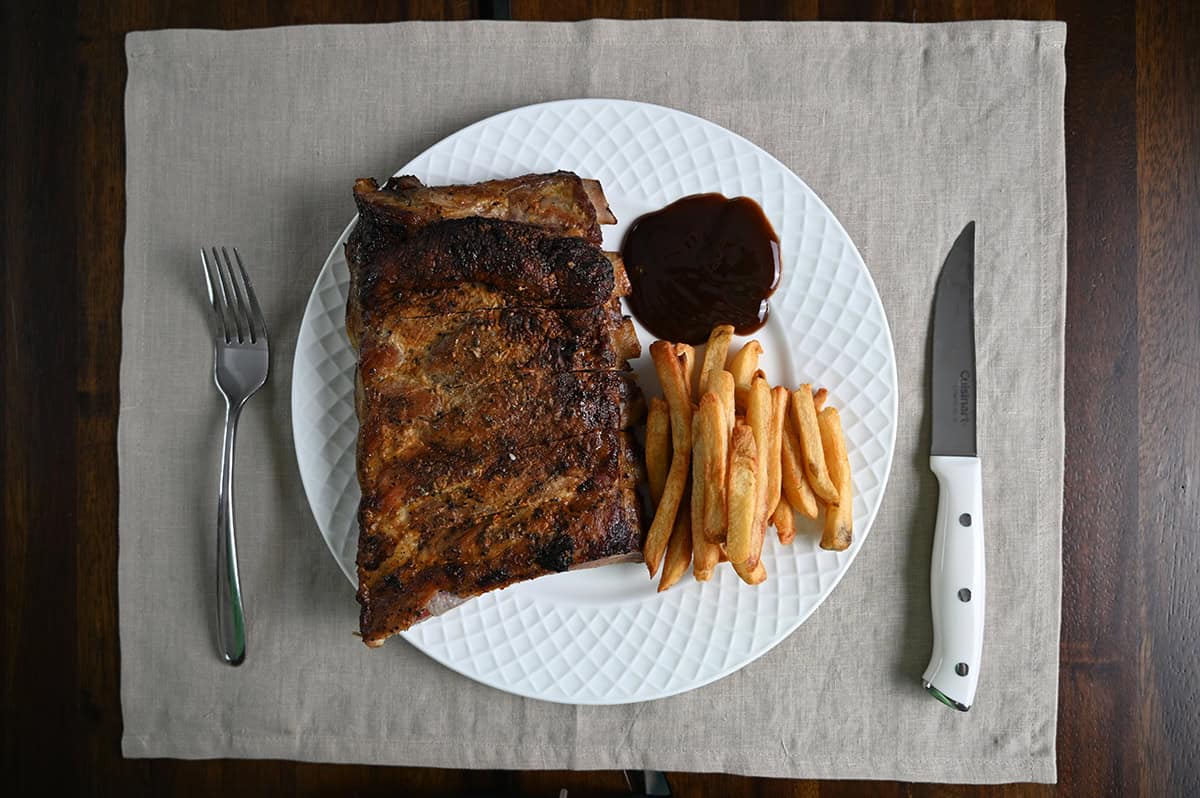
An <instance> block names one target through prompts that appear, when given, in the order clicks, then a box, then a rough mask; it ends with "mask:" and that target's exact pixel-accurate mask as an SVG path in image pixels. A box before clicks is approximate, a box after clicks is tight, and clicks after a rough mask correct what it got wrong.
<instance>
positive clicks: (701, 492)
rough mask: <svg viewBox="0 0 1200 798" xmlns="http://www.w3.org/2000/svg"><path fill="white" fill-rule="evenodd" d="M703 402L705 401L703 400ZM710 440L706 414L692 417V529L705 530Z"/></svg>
mask: <svg viewBox="0 0 1200 798" xmlns="http://www.w3.org/2000/svg"><path fill="white" fill-rule="evenodd" d="M701 401H703V400H701ZM707 443H708V438H707V436H704V414H703V413H702V412H696V413H692V416H691V508H690V510H691V528H692V529H700V530H701V532H703V529H704V496H706V493H707V491H706V488H704V478H706V476H707V475H708V474H707V472H706V469H707V468H708V446H707Z"/></svg>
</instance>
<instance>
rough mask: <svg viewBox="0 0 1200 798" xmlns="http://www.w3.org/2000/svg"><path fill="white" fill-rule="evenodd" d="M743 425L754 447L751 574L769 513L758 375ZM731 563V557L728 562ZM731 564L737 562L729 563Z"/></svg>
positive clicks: (765, 423)
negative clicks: (755, 494)
mask: <svg viewBox="0 0 1200 798" xmlns="http://www.w3.org/2000/svg"><path fill="white" fill-rule="evenodd" d="M746 423H747V424H748V425H749V427H750V430H751V431H752V432H753V433H754V447H755V452H756V453H757V455H758V457H757V461H756V463H755V465H756V467H757V471H756V472H755V487H756V489H757V491H758V495H757V497H756V499H755V509H754V529H753V534H752V536H751V538H750V552H749V557H748V558H747V559H746V563H747V565H748V569H747V570H751V571H752V570H754V566H755V565H756V564H757V563H758V557H759V554H760V553H761V552H762V545H763V540H764V538H765V537H766V534H767V517H768V516H769V515H770V514H771V509H773V508H768V507H767V501H768V496H767V489H768V482H769V480H770V465H769V461H770V459H771V389H770V387H768V385H767V379H766V377H764V376H763V375H762V373H761V372H760V373H757V374H755V375H754V379H753V380H752V381H751V383H750V394H749V397H748V398H747V400H746ZM730 559H731V560H732V559H733V558H732V557H731V558H730ZM733 561H734V562H735V563H736V562H737V560H733Z"/></svg>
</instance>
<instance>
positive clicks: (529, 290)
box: [346, 172, 644, 646]
mask: <svg viewBox="0 0 1200 798" xmlns="http://www.w3.org/2000/svg"><path fill="white" fill-rule="evenodd" d="M354 199H355V202H356V203H357V205H358V211H359V221H358V224H357V225H356V226H355V228H354V231H353V232H352V233H351V235H350V238H349V240H348V241H347V243H346V260H347V261H348V263H349V266H350V274H351V287H350V296H349V301H348V303H347V308H346V326H347V331H348V333H349V335H350V339H351V341H352V342H353V344H354V346H355V348H356V349H357V351H358V376H357V390H356V396H355V405H356V409H357V413H358V419H359V435H358V458H357V468H358V480H359V484H360V486H361V488H362V502H361V504H360V505H359V513H358V521H359V539H358V582H359V587H358V601H359V604H360V605H361V614H360V618H359V626H360V631H361V634H362V638H363V641H364V642H365V643H366V644H367V645H369V646H378V645H381V644H382V643H383V641H384V640H386V639H387V638H388V637H390V636H391V635H393V634H395V633H397V632H400V631H403V630H405V629H408V628H409V627H410V626H412V625H413V624H415V623H417V622H419V621H421V620H424V619H425V618H428V617H430V616H432V615H436V614H438V613H440V612H444V611H446V610H448V609H450V608H452V607H454V606H457V605H458V604H459V603H461V602H462V601H464V600H466V599H468V598H470V597H472V596H476V595H479V594H481V593H484V592H487V591H489V590H495V589H498V588H502V587H506V586H508V585H511V584H514V583H516V582H520V581H523V580H526V579H533V578H535V577H538V576H542V575H545V574H549V573H554V572H558V571H565V570H567V569H570V568H580V567H587V566H591V565H598V564H602V563H606V562H611V561H618V560H631V559H638V558H640V556H641V554H640V547H641V542H642V534H643V527H644V509H643V507H642V502H641V499H640V497H639V493H638V490H637V486H638V485H639V483H640V482H641V481H642V474H641V469H642V467H641V465H640V463H641V458H640V454H639V452H638V451H637V449H636V446H635V444H634V442H633V439H632V437H631V435H630V434H629V433H628V432H627V430H628V429H629V428H630V427H631V425H632V424H633V423H635V422H636V421H637V420H638V419H639V415H640V414H641V413H642V411H643V403H642V396H641V392H640V391H639V390H638V387H637V385H636V383H635V382H634V381H633V378H632V376H631V375H630V374H628V373H626V372H628V370H629V364H628V360H629V359H630V358H633V357H636V356H637V355H638V354H639V346H638V341H637V336H636V335H635V333H634V331H633V326H632V323H631V322H630V320H629V318H628V317H626V316H623V315H622V314H621V309H620V297H621V296H623V295H625V294H626V293H628V291H629V282H628V280H627V279H626V277H625V271H624V267H623V266H622V264H621V261H620V258H619V256H617V255H615V254H614V253H606V252H603V251H602V250H601V249H600V240H601V239H600V224H602V223H611V222H614V221H615V219H613V217H612V214H611V213H610V212H609V209H608V204H607V202H606V201H605V199H604V193H603V191H602V190H601V189H600V185H599V184H598V183H596V182H595V181H589V180H581V179H580V178H579V177H577V176H576V175H574V174H571V173H569V172H556V173H553V174H546V175H526V176H524V177H518V178H514V179H511V180H495V181H489V182H486V183H478V184H475V185H469V186H441V187H431V186H424V185H422V184H421V183H420V181H418V180H416V179H415V178H412V177H401V178H393V179H392V180H389V181H387V182H386V183H385V184H384V185H383V186H379V185H378V184H377V183H376V182H375V181H374V180H371V179H361V180H358V181H357V182H356V183H355V186H354Z"/></svg>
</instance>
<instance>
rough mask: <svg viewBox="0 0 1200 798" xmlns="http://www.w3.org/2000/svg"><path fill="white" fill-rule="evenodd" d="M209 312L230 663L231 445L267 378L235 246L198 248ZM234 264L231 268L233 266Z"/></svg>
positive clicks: (233, 594) (235, 585) (241, 633)
mask: <svg viewBox="0 0 1200 798" xmlns="http://www.w3.org/2000/svg"><path fill="white" fill-rule="evenodd" d="M200 264H201V265H202V266H203V267H204V279H205V281H206V282H207V283H208V299H209V302H210V303H211V310H212V314H211V315H212V332H213V381H214V382H216V384H217V390H219V391H220V392H221V395H222V396H224V397H225V446H224V449H223V451H222V454H221V488H220V491H219V493H218V494H217V635H218V638H219V643H220V646H221V655H222V656H223V657H224V658H225V661H226V662H228V663H229V664H230V665H241V664H242V662H243V661H244V660H245V659H246V619H245V614H244V612H243V606H242V586H241V582H240V580H239V578H238V561H237V538H236V536H235V535H234V527H233V486H234V481H233V444H234V441H235V439H236V438H237V425H238V418H239V417H240V416H241V414H242V407H243V406H244V405H245V404H246V400H247V399H249V398H250V397H251V396H253V395H254V392H255V391H257V390H258V389H259V388H261V387H262V386H263V383H264V382H266V381H267V369H268V366H269V362H270V357H269V352H268V347H267V323H266V322H265V321H264V320H263V314H262V308H260V307H259V305H258V297H256V296H255V295H254V285H253V284H252V283H251V282H250V275H248V274H246V267H245V266H243V265H242V256H241V255H239V254H238V251H237V248H236V247H235V248H234V250H233V260H230V258H229V252H228V250H226V249H225V247H221V249H220V251H219V252H218V250H217V248H216V247H212V248H211V249H210V250H209V251H208V252H207V253H206V252H205V251H204V250H203V249H202V250H200ZM235 264H236V267H235Z"/></svg>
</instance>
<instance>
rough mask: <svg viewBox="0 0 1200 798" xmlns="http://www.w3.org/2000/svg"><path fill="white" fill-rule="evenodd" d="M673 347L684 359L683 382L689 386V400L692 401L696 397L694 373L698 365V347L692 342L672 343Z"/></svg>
mask: <svg viewBox="0 0 1200 798" xmlns="http://www.w3.org/2000/svg"><path fill="white" fill-rule="evenodd" d="M671 348H672V349H673V350H674V351H675V356H676V357H678V358H682V360H683V384H684V385H686V386H687V396H688V401H689V402H692V401H693V400H694V399H695V398H696V392H695V385H696V384H695V383H694V382H692V374H693V373H694V372H695V367H696V349H695V347H693V346H692V345H691V344H671Z"/></svg>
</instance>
